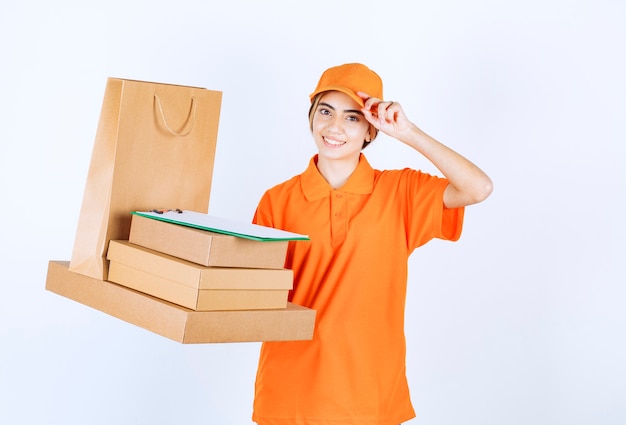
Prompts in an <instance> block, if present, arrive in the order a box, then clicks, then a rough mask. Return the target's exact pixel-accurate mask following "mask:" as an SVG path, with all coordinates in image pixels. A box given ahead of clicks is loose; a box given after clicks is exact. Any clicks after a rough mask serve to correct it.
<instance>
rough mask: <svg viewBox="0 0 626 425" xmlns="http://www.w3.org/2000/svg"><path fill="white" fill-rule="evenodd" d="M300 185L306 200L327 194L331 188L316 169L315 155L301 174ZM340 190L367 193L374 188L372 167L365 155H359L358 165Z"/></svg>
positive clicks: (359, 193)
mask: <svg viewBox="0 0 626 425" xmlns="http://www.w3.org/2000/svg"><path fill="white" fill-rule="evenodd" d="M300 181H301V185H302V191H303V192H304V196H305V197H306V199H307V200H308V201H316V200H318V199H321V198H324V197H326V196H328V193H329V192H330V191H332V190H333V188H332V187H331V186H330V185H329V184H328V182H327V181H326V180H325V179H324V177H322V175H321V174H320V172H319V170H318V169H317V155H315V156H314V157H313V158H311V160H310V161H309V166H308V167H307V169H306V170H305V171H304V173H302V174H301V178H300ZM338 190H340V191H342V192H347V193H354V194H357V195H367V194H370V193H372V191H373V190H374V169H373V168H372V167H371V165H370V164H369V162H367V159H365V156H364V155H363V154H361V156H360V157H359V165H357V167H356V169H355V170H354V172H353V173H352V175H351V176H350V177H349V178H348V181H347V182H346V184H344V185H343V186H342V187H341V188H340V189H338Z"/></svg>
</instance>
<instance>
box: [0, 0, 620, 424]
mask: <svg viewBox="0 0 626 425" xmlns="http://www.w3.org/2000/svg"><path fill="white" fill-rule="evenodd" d="M625 9H626V7H625V6H624V3H623V2H621V1H618V0H614V1H608V0H593V1H592V0H571V1H565V0H563V1H559V0H527V1H524V2H512V1H509V2H505V1H499V2H498V1H488V0H477V1H464V0H437V1H434V0H433V1H429V2H426V1H409V0H407V1H404V2H402V1H393V0H385V1H380V2H374V1H366V0H358V1H356V0H355V1H338V0H333V1H329V0H319V1H316V2H296V1H281V0H270V1H266V2H256V1H252V0H250V1H240V0H229V1H222V2H210V1H187V0H181V1H177V2H169V1H168V2H166V1H132V0H124V1H120V0H109V1H106V2H104V1H91V2H81V1H69V0H66V1H56V2H44V1H29V0H25V1H21V2H4V4H3V6H2V11H1V13H0V53H1V57H2V64H1V68H0V76H1V78H0V95H1V98H0V124H1V126H0V128H1V133H0V134H1V139H0V175H1V181H0V190H1V191H0V193H1V196H2V197H1V201H2V206H1V209H0V219H1V226H0V235H1V242H2V243H1V247H0V250H1V255H0V271H1V273H2V279H1V284H0V285H1V286H0V288H1V295H0V341H1V342H0V344H1V345H0V347H1V348H0V423H2V424H65V425H67V424H107V425H109V424H172V423H179V424H190V425H191V424H220V425H229V424H247V423H251V419H250V416H251V405H252V395H253V383H254V375H255V371H256V362H257V356H258V350H259V344H258V343H242V344H215V345H181V344H178V343H176V342H173V341H170V340H168V339H165V338H163V337H161V336H158V335H155V334H152V333H150V332H148V331H145V330H143V329H140V328H137V327H134V326H132V325H129V324H127V323H125V322H122V321H119V320H117V319H114V318H112V317H110V316H107V315H105V314H103V313H100V312H98V311H96V310H93V309H90V308H88V307H85V306H83V305H80V304H78V303H75V302H73V301H70V300H67V299H65V298H63V297H60V296H58V295H56V294H53V293H50V292H47V291H46V290H45V288H44V287H45V278H46V271H47V263H48V261H49V260H51V259H52V260H69V258H70V256H71V250H72V245H73V240H74V234H75V230H76V226H77V222H78V214H79V210H80V205H81V202H82V196H83V189H84V184H85V179H86V175H87V169H88V166H89V161H90V157H91V149H92V146H93V140H94V136H95V131H96V127H97V122H98V118H99V113H100V106H101V102H102V96H103V94H104V87H105V84H106V78H107V77H109V76H113V77H121V78H129V79H140V80H148V81H157V82H165V83H172V84H183V85H191V86H201V87H206V88H209V89H213V90H220V91H223V104H222V115H221V121H220V128H219V136H218V149H217V157H216V165H215V170H214V184H213V190H212V196H211V202H210V212H211V213H212V214H214V215H218V216H228V217H232V218H236V219H241V220H246V221H248V220H250V219H251V217H252V213H253V211H254V208H255V206H256V203H257V202H258V200H259V198H260V196H261V194H262V193H263V191H264V190H265V189H266V188H268V187H270V186H272V185H274V184H276V183H278V182H280V181H282V180H284V179H286V178H288V177H290V176H292V175H294V174H296V173H299V172H301V171H302V170H303V169H304V168H305V167H306V165H307V162H308V160H309V157H310V156H311V155H312V154H313V153H314V148H313V142H312V141H311V138H310V135H309V132H308V126H307V125H308V122H307V118H306V113H307V109H308V94H309V93H310V92H311V91H312V90H313V88H314V86H315V84H316V82H317V79H318V77H319V75H320V74H321V72H322V71H323V70H324V69H325V68H327V67H329V66H332V65H337V64H341V63H345V62H353V61H359V62H363V63H366V64H367V65H369V66H370V67H371V68H373V69H374V70H376V71H377V72H378V73H379V74H380V75H381V76H382V77H383V79H384V81H385V92H386V97H387V98H388V99H393V100H395V101H398V102H400V103H401V104H402V105H403V106H404V108H405V110H406V111H407V113H408V114H409V115H410V116H411V117H412V118H413V120H414V121H415V122H416V123H417V124H418V125H419V126H421V127H422V128H423V129H424V130H426V131H427V132H428V133H430V134H431V135H433V136H434V137H435V138H437V139H439V140H440V141H442V142H444V143H446V144H448V145H449V146H451V147H452V148H454V149H456V150H458V151H459V152H461V153H462V154H464V155H466V156H467V157H468V158H470V159H471V160H473V161H474V162H476V163H477V164H478V165H479V166H481V167H482V168H483V169H484V170H485V171H486V172H487V173H488V174H489V175H490V176H491V177H492V179H493V180H494V183H495V191H494V193H493V195H492V196H491V197H490V198H489V199H488V200H487V201H486V202H485V203H483V204H480V205H478V206H475V207H471V208H469V209H468V210H467V213H466V221H465V230H464V234H463V236H462V238H461V240H460V241H459V242H458V243H447V242H440V241H434V242H432V243H430V244H428V245H427V246H425V247H423V248H421V249H418V250H417V251H416V252H415V253H414V254H413V256H412V257H411V260H410V264H411V270H410V282H409V288H410V289H409V294H408V299H407V314H406V317H407V329H406V331H407V340H408V358H407V369H408V372H407V373H408V378H409V381H410V386H411V394H412V399H413V402H414V405H415V409H416V412H417V418H416V419H414V420H412V421H410V423H411V424H429V425H444V424H446V425H447V424H466V425H491V424H494V425H496V424H497V425H501V424H507V425H517V424H520V425H522V424H523V425H527V424H534V425H540V424H541V425H542V424H550V425H552V424H564V425H565V424H567V425H579V424H581V425H582V424H602V425H613V424H615V425H618V424H624V423H626V402H625V401H626V366H625V365H626V309H625V305H626V302H625V301H626V290H625V289H624V284H625V282H626V279H625V278H624V270H623V264H624V260H625V258H626V255H625V254H626V249H625V248H624V239H625V237H626V231H625V230H626V229H625V224H624V223H625V220H624V217H625V213H624V209H623V207H622V205H623V197H624V195H625V194H626V179H625V172H624V157H625V154H626V147H625V146H626V82H625V81H626V80H625V78H624V75H626V62H625V57H626V55H625V46H626V10H625ZM365 153H366V155H367V157H368V159H369V160H370V162H371V163H372V164H373V165H374V166H375V167H377V168H391V167H393V168H397V167H404V166H411V167H414V168H421V169H424V170H427V171H431V172H436V170H434V169H433V168H432V167H431V166H430V165H429V164H428V163H427V162H426V161H425V160H424V159H423V158H421V157H420V156H419V155H418V154H417V153H414V152H413V151H411V150H410V149H408V148H406V147H405V146H403V145H401V144H400V143H398V142H396V141H394V140H390V139H388V138H385V137H384V136H381V137H380V138H379V139H378V140H377V141H376V142H375V144H374V145H372V146H371V147H369V148H368V149H366V151H365Z"/></svg>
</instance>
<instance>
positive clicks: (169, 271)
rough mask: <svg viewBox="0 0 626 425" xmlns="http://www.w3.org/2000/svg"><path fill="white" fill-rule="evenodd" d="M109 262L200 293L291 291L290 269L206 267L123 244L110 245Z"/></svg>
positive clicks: (117, 241)
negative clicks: (258, 290) (200, 291)
mask: <svg viewBox="0 0 626 425" xmlns="http://www.w3.org/2000/svg"><path fill="white" fill-rule="evenodd" d="M107 259H108V260H110V261H115V262H118V263H120V264H124V265H126V266H129V267H133V268H136V269H138V270H142V271H145V272H148V273H151V274H154V275H157V276H159V277H162V278H165V279H168V280H171V281H174V282H178V283H181V284H183V285H186V286H190V287H193V288H198V289H291V288H292V287H293V271H292V270H289V269H251V268H236V267H206V266H201V265H199V264H196V263H192V262H190V261H186V260H182V259H180V258H176V257H173V256H171V255H167V254H163V253H161V252H158V251H155V250H151V249H148V248H144V247H142V246H139V245H135V244H132V243H130V242H128V241H124V240H113V241H111V242H110V243H109V249H108V252H107Z"/></svg>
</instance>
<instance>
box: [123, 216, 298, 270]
mask: <svg viewBox="0 0 626 425" xmlns="http://www.w3.org/2000/svg"><path fill="white" fill-rule="evenodd" d="M128 240H129V241H130V242H131V243H133V244H136V245H140V246H143V247H146V248H150V249H153V250H155V251H159V252H163V253H165V254H169V255H172V256H174V257H178V258H182V259H184V260H187V261H191V262H193V263H197V264H200V265H203V266H209V267H250V268H270V269H281V268H283V267H284V265H285V256H286V255H287V246H288V242H287V241H273V242H261V241H254V240H249V239H243V238H238V237H235V236H230V235H222V234H218V233H214V232H209V231H206V230H200V229H195V228H192V227H186V226H181V225H178V224H173V223H167V222H164V221H159V220H153V219H151V218H147V217H142V216H140V215H133V216H132V219H131V225H130V235H129V238H128Z"/></svg>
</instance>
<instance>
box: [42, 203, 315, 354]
mask: <svg viewBox="0 0 626 425" xmlns="http://www.w3.org/2000/svg"><path fill="white" fill-rule="evenodd" d="M288 243H289V242H288V241H283V240H281V241H271V242H261V241H256V240H250V239H244V238H240V237H235V236H231V235H224V234H218V233H214V232H210V231H206V230H200V229H196V228H191V227H186V226H182V225H179V224H173V223H168V222H164V221H159V220H154V219H152V218H147V217H143V216H140V215H133V216H132V219H131V225H130V233H129V239H128V240H111V241H110V242H109V248H108V250H107V260H108V261H109V265H108V280H106V281H105V280H99V279H95V278H92V277H89V276H86V275H82V274H79V273H74V272H72V271H70V270H68V265H69V264H68V263H67V262H62V261H51V262H50V264H49V268H48V278H47V281H46V288H47V289H48V290H50V291H52V292H56V293H58V294H60V295H64V296H66V297H68V298H71V299H73V300H75V301H78V302H80V303H82V304H85V305H88V306H91V307H94V308H96V309H98V310H101V311H103V312H105V313H108V314H110V315H112V316H114V317H117V318H120V319H122V320H125V321H127V322H130V323H133V324H135V325H138V326H141V327H143V328H145V329H148V330H150V331H153V332H155V333H158V334H160V335H163V336H165V337H168V338H171V339H174V340H176V341H179V342H182V343H209V342H251V341H294V340H310V339H312V337H313V329H314V325H315V315H316V314H315V310H312V309H309V308H305V307H302V306H298V305H295V304H292V303H290V302H288V301H287V300H288V293H289V290H290V289H291V288H292V285H293V272H292V271H291V270H289V269H285V268H284V262H285V256H286V253H287V247H288Z"/></svg>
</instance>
